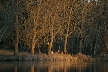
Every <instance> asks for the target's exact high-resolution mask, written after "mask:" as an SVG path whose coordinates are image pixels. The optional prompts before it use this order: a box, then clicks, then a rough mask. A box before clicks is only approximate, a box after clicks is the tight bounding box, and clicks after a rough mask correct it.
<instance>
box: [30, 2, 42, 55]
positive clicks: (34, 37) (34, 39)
mask: <svg viewBox="0 0 108 72" xmlns="http://www.w3.org/2000/svg"><path fill="white" fill-rule="evenodd" d="M40 7H41V0H40V4H39V6H38V11H34V10H33V11H31V12H33V14H34V15H33V20H34V27H33V38H32V47H31V54H34V49H35V45H36V27H37V23H38V16H39V12H40V9H41V8H40ZM36 12H37V15H35V13H36Z"/></svg>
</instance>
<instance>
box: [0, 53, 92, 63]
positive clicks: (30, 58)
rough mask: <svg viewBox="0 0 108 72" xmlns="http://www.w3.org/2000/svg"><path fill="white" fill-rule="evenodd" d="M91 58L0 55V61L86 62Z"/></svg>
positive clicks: (57, 55) (79, 55)
mask: <svg viewBox="0 0 108 72" xmlns="http://www.w3.org/2000/svg"><path fill="white" fill-rule="evenodd" d="M92 60H93V59H92V57H90V56H86V55H84V54H81V53H78V54H76V55H70V54H60V53H54V54H34V55H31V54H30V53H20V54H18V55H0V61H71V62H86V61H92Z"/></svg>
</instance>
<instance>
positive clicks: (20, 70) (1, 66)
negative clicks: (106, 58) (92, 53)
mask: <svg viewBox="0 0 108 72" xmlns="http://www.w3.org/2000/svg"><path fill="white" fill-rule="evenodd" d="M0 72H108V63H107V62H98V63H70V62H35V61H34V62H33V61H25V62H24V61H22V62H0Z"/></svg>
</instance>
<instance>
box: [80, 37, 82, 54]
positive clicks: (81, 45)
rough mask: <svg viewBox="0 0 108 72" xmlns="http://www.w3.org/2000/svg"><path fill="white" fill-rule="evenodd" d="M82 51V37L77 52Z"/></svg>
mask: <svg viewBox="0 0 108 72" xmlns="http://www.w3.org/2000/svg"><path fill="white" fill-rule="evenodd" d="M81 52H82V39H80V47H79V53H81Z"/></svg>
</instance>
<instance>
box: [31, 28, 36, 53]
mask: <svg viewBox="0 0 108 72" xmlns="http://www.w3.org/2000/svg"><path fill="white" fill-rule="evenodd" d="M34 29H35V28H34ZM35 44H36V32H35V30H34V34H33V39H32V47H31V54H34V49H35Z"/></svg>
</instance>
